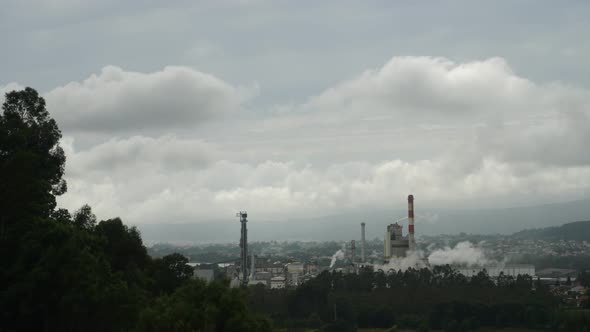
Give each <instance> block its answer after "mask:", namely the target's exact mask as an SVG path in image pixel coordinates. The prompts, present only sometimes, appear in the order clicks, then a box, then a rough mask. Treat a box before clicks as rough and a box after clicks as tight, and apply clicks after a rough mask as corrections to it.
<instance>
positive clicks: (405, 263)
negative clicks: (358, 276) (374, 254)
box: [373, 251, 427, 272]
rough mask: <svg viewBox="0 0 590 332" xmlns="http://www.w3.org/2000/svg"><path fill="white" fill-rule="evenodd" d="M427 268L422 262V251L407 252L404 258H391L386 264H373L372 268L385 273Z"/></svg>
mask: <svg viewBox="0 0 590 332" xmlns="http://www.w3.org/2000/svg"><path fill="white" fill-rule="evenodd" d="M424 267H427V266H426V262H425V261H424V254H423V253H422V251H408V254H407V255H406V256H405V257H397V258H396V257H391V258H390V260H389V263H387V264H375V265H373V268H374V269H375V270H376V271H377V270H383V271H384V272H387V271H389V270H393V271H399V270H402V271H405V270H407V269H409V268H414V269H421V268H424Z"/></svg>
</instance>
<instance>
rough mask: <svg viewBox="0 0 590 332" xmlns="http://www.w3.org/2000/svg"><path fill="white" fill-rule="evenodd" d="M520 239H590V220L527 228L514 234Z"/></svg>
mask: <svg viewBox="0 0 590 332" xmlns="http://www.w3.org/2000/svg"><path fill="white" fill-rule="evenodd" d="M512 237H514V238H518V239H534V240H553V241H555V240H575V241H584V240H585V241H590V221H576V222H571V223H567V224H564V225H561V226H557V227H545V228H539V229H527V230H523V231H520V232H517V233H514V234H513V235H512Z"/></svg>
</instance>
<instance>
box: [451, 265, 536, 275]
mask: <svg viewBox="0 0 590 332" xmlns="http://www.w3.org/2000/svg"><path fill="white" fill-rule="evenodd" d="M483 270H486V272H487V274H488V275H489V276H490V277H492V278H497V277H498V276H500V273H503V274H504V275H505V276H512V277H515V278H516V277H517V276H518V275H519V274H520V275H529V276H531V277H532V276H535V266H534V265H530V264H504V265H502V264H500V265H486V266H478V267H469V268H457V272H459V273H461V274H462V275H464V276H466V277H472V276H475V275H477V274H478V273H480V272H482V271H483Z"/></svg>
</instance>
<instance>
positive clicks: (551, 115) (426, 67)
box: [4, 57, 590, 224]
mask: <svg viewBox="0 0 590 332" xmlns="http://www.w3.org/2000/svg"><path fill="white" fill-rule="evenodd" d="M4 89H6V87H4ZM257 93H258V90H257V88H244V87H240V86H238V85H234V84H230V83H227V82H225V81H223V80H221V79H219V78H217V77H215V76H213V75H211V74H206V73H202V72H199V71H196V70H194V69H190V68H186V67H166V68H164V69H163V70H161V71H156V72H152V73H136V72H129V71H126V70H123V69H121V68H117V67H112V66H110V67H105V68H104V69H103V70H102V71H101V72H100V73H98V74H95V75H92V76H90V77H89V78H88V79H86V80H84V81H81V82H72V83H69V84H65V85H63V86H61V87H58V88H55V89H53V90H51V91H48V92H46V93H45V96H46V98H47V101H48V108H49V111H50V112H51V114H52V115H54V116H55V117H56V119H57V120H58V122H59V123H60V126H61V127H62V129H63V131H64V134H65V136H66V138H65V140H64V145H65V148H66V149H65V150H66V153H67V157H68V161H67V169H66V177H67V179H68V182H69V192H68V193H67V194H66V195H64V196H63V197H62V198H60V204H61V205H63V206H66V207H68V208H77V207H79V206H80V205H82V204H84V203H89V204H91V205H92V206H93V207H94V208H95V210H96V212H97V214H98V215H99V217H105V218H106V217H111V216H113V215H119V216H121V217H122V218H124V219H126V220H128V221H130V222H131V223H135V224H142V223H173V222H201V221H206V220H212V219H222V218H226V217H227V216H232V215H233V213H235V211H238V210H248V211H249V212H251V214H252V215H256V216H257V218H264V219H267V220H277V221H281V220H283V219H284V216H285V215H287V214H288V215H290V216H302V217H307V216H317V215H327V214H330V213H334V212H335V211H342V210H346V209H356V208H377V209H378V208H386V207H390V206H391V205H392V202H394V201H398V200H400V201H403V197H405V195H407V194H408V193H410V192H411V193H414V194H415V195H416V196H417V197H419V199H420V201H421V204H425V205H429V206H443V205H444V206H454V207H460V206H461V204H469V205H470V206H477V205H478V204H483V203H487V202H490V201H494V200H496V201H498V202H509V201H512V200H513V199H514V198H518V197H520V198H523V197H526V199H529V200H532V201H535V200H536V201H538V202H544V201H552V200H562V199H576V198H583V197H584V196H585V193H586V192H587V190H588V183H590V159H589V157H588V154H587V153H586V147H585V144H586V143H585V142H587V141H588V139H589V138H590V108H589V105H590V92H589V91H587V90H584V89H581V88H577V87H571V86H567V85H565V84H562V83H539V82H534V81H532V80H530V79H527V78H524V77H521V76H519V75H518V74H516V73H515V72H514V71H513V70H512V68H511V67H510V66H509V65H508V64H507V62H506V61H505V60H503V59H501V58H490V59H485V60H481V61H471V62H465V63H455V62H453V61H451V60H448V59H444V58H435V57H394V58H392V59H391V60H390V61H388V62H387V63H386V64H385V65H384V66H382V67H381V68H377V69H370V70H366V71H364V72H363V73H361V74H360V75H357V76H356V77H353V78H351V79H349V80H345V81H342V82H340V83H337V84H335V85H334V86H332V87H329V88H327V89H325V90H324V91H321V92H319V93H318V94H317V95H315V96H310V97H309V98H308V100H307V101H306V102H303V103H300V104H288V105H279V106H280V107H278V108H277V109H279V110H280V112H276V109H275V110H274V111H272V110H271V111H268V110H261V109H253V108H252V107H250V106H248V101H249V100H251V98H255V96H256V94H257ZM261 93H262V94H264V87H262V89H261ZM236 114H239V116H228V115H236ZM113 136H114V137H113ZM89 137H90V138H89ZM80 142H83V143H80ZM529 202H531V201H529Z"/></svg>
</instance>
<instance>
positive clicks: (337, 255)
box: [330, 249, 344, 268]
mask: <svg viewBox="0 0 590 332" xmlns="http://www.w3.org/2000/svg"><path fill="white" fill-rule="evenodd" d="M343 259H344V251H343V250H342V249H340V250H338V251H336V252H335V253H334V255H332V261H331V262H330V268H332V267H333V266H334V264H336V261H337V260H343Z"/></svg>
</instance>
